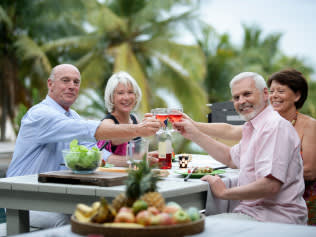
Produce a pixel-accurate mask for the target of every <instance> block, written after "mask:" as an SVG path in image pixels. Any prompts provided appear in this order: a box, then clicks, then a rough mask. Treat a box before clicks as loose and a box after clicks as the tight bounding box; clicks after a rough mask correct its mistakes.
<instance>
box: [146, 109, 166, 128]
mask: <svg viewBox="0 0 316 237" xmlns="http://www.w3.org/2000/svg"><path fill="white" fill-rule="evenodd" d="M150 112H151V113H152V114H153V115H154V116H155V117H156V119H159V120H160V121H161V122H162V123H164V124H165V120H166V119H168V109H167V108H156V109H152V110H151V111H150ZM164 130H166V127H165V126H163V127H160V129H159V130H158V131H157V133H162V132H165V131H164Z"/></svg>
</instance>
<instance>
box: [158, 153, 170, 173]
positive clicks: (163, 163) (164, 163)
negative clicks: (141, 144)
mask: <svg viewBox="0 0 316 237" xmlns="http://www.w3.org/2000/svg"><path fill="white" fill-rule="evenodd" d="M171 167H172V154H171V153H168V154H166V157H165V158H164V157H159V168H160V169H164V170H165V169H171Z"/></svg>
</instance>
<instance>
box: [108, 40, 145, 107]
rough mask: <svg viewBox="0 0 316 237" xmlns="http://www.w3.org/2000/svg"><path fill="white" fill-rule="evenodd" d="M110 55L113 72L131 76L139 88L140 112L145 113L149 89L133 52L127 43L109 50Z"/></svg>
mask: <svg viewBox="0 0 316 237" xmlns="http://www.w3.org/2000/svg"><path fill="white" fill-rule="evenodd" d="M110 52H111V54H113V55H114V57H115V63H114V69H113V71H114V72H118V71H126V72H128V73H129V74H131V76H132V77H134V79H135V80H136V81H137V83H138V85H139V87H140V88H141V91H142V94H143V99H142V101H141V104H140V106H141V111H142V113H146V112H148V111H149V104H148V101H149V87H148V83H147V80H146V76H145V73H144V71H143V69H142V66H141V65H140V64H139V62H138V60H137V58H136V56H135V55H134V52H133V51H132V50H131V48H130V46H129V45H128V44H127V43H124V44H122V45H120V46H119V47H116V48H112V49H110Z"/></svg>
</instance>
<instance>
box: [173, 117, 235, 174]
mask: <svg viewBox="0 0 316 237" xmlns="http://www.w3.org/2000/svg"><path fill="white" fill-rule="evenodd" d="M173 126H174V127H175V128H176V129H177V130H178V131H179V132H180V133H181V134H182V135H183V136H184V137H185V138H187V139H190V140H192V141H193V142H195V143H196V144H198V145H199V146H201V147H202V148H203V149H204V150H205V151H206V152H207V153H208V154H210V155H211V156H212V157H213V158H214V159H216V160H217V161H219V162H221V163H223V164H225V165H227V166H228V167H230V168H236V166H235V164H234V163H233V161H232V159H231V156H230V147H229V146H227V145H225V144H223V143H220V142H217V141H215V140H214V139H212V138H211V137H209V136H208V135H206V134H205V133H204V132H201V131H200V130H199V129H198V128H197V127H196V126H195V125H194V124H193V123H192V120H190V119H186V118H184V119H182V121H180V122H175V123H173Z"/></svg>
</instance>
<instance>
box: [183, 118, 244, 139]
mask: <svg viewBox="0 0 316 237" xmlns="http://www.w3.org/2000/svg"><path fill="white" fill-rule="evenodd" d="M183 117H184V118H186V119H188V120H190V121H191V122H192V123H193V124H194V125H195V126H196V127H197V128H198V129H199V130H200V131H201V132H203V133H205V134H207V135H209V136H211V137H214V138H219V139H224V140H234V141H238V140H240V139H241V135H242V125H231V124H228V123H201V122H195V121H194V120H193V119H191V118H190V117H189V116H188V115H187V114H185V113H183Z"/></svg>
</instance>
